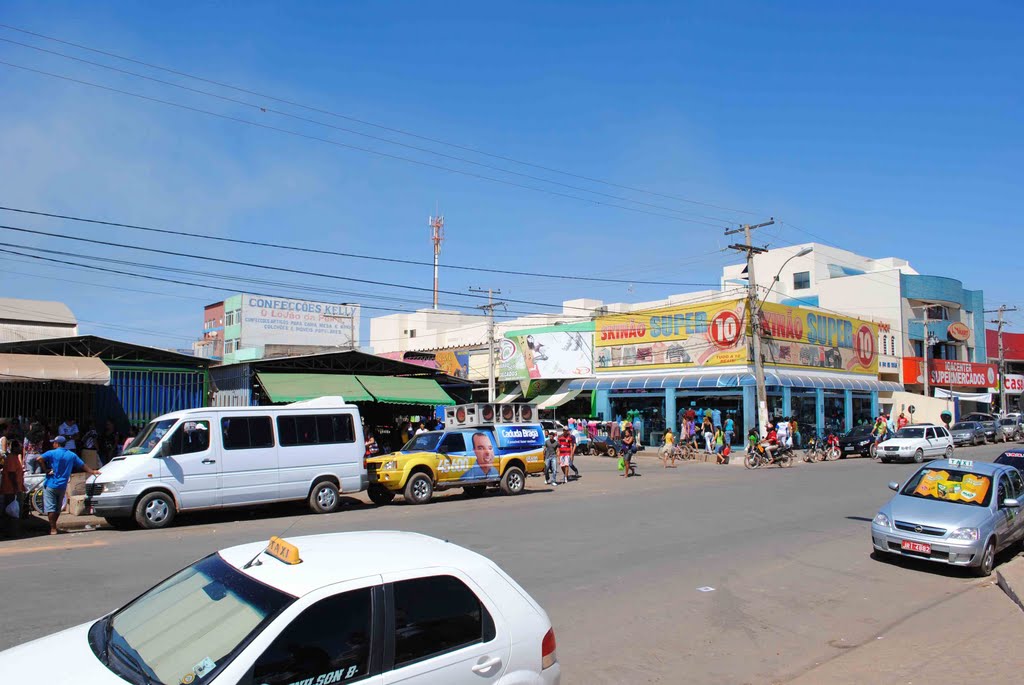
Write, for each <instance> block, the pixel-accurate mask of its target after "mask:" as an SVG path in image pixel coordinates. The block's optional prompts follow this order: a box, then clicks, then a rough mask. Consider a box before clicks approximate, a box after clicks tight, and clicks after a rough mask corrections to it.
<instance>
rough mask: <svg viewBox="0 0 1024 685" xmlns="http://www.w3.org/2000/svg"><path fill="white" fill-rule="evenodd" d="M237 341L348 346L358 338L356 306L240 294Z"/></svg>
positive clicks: (252, 344) (251, 344)
mask: <svg viewBox="0 0 1024 685" xmlns="http://www.w3.org/2000/svg"><path fill="white" fill-rule="evenodd" d="M241 309H242V313H241V324H242V332H241V340H242V342H241V344H242V346H243V347H262V346H264V345H322V346H324V347H343V348H344V347H352V346H353V345H356V344H358V338H359V305H356V304H334V303H331V302H319V301H316V300H291V299H287V298H283V297H267V296H265V295H242V308H241Z"/></svg>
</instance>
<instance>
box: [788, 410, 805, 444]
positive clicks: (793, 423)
mask: <svg viewBox="0 0 1024 685" xmlns="http://www.w3.org/2000/svg"><path fill="white" fill-rule="evenodd" d="M789 434H790V435H791V436H792V438H793V447H796V448H799V447H800V445H802V444H803V439H802V438H801V437H800V422H799V421H797V420H796V417H795V416H794V417H792V418H791V419H790V420H789Z"/></svg>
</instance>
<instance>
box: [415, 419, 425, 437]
mask: <svg viewBox="0 0 1024 685" xmlns="http://www.w3.org/2000/svg"><path fill="white" fill-rule="evenodd" d="M426 432H427V427H426V426H425V425H424V424H423V422H422V421H420V427H419V428H417V429H416V433H415V435H422V434H423V433H426ZM415 435H414V437H415Z"/></svg>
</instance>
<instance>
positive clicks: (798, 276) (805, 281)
mask: <svg viewBox="0 0 1024 685" xmlns="http://www.w3.org/2000/svg"><path fill="white" fill-rule="evenodd" d="M810 287H811V272H810V271H798V272H796V273H795V274H793V290H807V289H808V288H810Z"/></svg>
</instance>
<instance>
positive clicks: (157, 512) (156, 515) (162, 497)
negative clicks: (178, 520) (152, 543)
mask: <svg viewBox="0 0 1024 685" xmlns="http://www.w3.org/2000/svg"><path fill="white" fill-rule="evenodd" d="M174 514H175V509H174V499H173V498H172V497H171V496H170V495H168V494H167V493H166V492H161V491H157V492H151V493H149V494H147V495H143V496H142V498H141V499H140V500H139V501H138V502H137V503H136V504H135V522H136V523H138V524H139V525H140V526H142V527H143V528H166V527H167V526H169V525H171V521H173V520H174Z"/></svg>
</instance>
